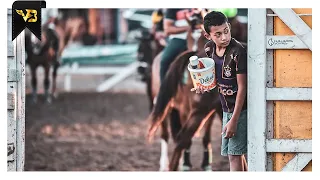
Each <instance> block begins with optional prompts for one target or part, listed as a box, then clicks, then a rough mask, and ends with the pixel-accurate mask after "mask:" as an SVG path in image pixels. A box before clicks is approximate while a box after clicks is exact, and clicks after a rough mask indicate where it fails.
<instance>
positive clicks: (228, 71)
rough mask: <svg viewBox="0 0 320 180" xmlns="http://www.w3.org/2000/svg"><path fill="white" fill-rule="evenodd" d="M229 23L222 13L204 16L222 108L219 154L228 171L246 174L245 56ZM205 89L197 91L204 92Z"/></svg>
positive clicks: (207, 50)
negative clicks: (233, 36)
mask: <svg viewBox="0 0 320 180" xmlns="http://www.w3.org/2000/svg"><path fill="white" fill-rule="evenodd" d="M230 28H231V27H230V24H229V23H228V19H227V17H226V16H225V15H224V14H222V13H221V12H217V11H212V12H210V13H208V14H207V15H206V16H205V17H204V30H205V37H206V38H207V39H208V40H210V41H209V42H208V43H207V44H206V45H205V47H204V48H205V52H206V54H207V56H208V57H210V58H212V59H213V60H214V61H215V70H216V79H217V84H218V86H217V87H218V91H219V93H220V94H219V95H220V101H221V105H222V108H223V124H222V129H223V130H222V133H221V134H222V145H221V155H223V156H228V157H229V163H230V171H246V170H247V164H246V160H245V157H244V155H245V154H246V153H247V96H246V91H247V75H246V73H247V53H246V49H245V48H244V47H243V45H242V44H241V43H239V42H238V41H237V40H235V39H234V38H232V37H231V33H230V31H231V29H230ZM205 91H206V90H204V89H199V88H197V89H196V92H197V93H199V92H201V93H203V92H205Z"/></svg>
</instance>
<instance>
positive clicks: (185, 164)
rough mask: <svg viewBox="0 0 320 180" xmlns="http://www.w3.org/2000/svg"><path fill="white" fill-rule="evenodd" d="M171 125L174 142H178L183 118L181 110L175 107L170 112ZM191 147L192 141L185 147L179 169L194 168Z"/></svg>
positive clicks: (187, 169)
mask: <svg viewBox="0 0 320 180" xmlns="http://www.w3.org/2000/svg"><path fill="white" fill-rule="evenodd" d="M170 125H171V134H172V138H173V139H174V142H175V143H177V141H176V138H177V136H178V133H179V131H180V130H181V120H180V114H179V111H178V110H177V109H175V108H173V109H172V111H171V114H170ZM190 147H191V143H190V144H189V145H188V146H187V147H186V148H185V149H184V151H183V156H182V157H180V160H181V163H180V162H179V165H180V167H179V169H180V170H182V171H189V170H191V168H192V165H191V161H190Z"/></svg>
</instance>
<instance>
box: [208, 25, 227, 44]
mask: <svg viewBox="0 0 320 180" xmlns="http://www.w3.org/2000/svg"><path fill="white" fill-rule="evenodd" d="M206 37H207V39H209V40H210V39H212V40H213V42H214V43H215V44H216V45H217V46H219V47H227V46H228V45H229V43H230V40H231V31H230V26H229V24H228V23H224V24H222V25H220V26H210V34H209V35H208V34H207V36H206Z"/></svg>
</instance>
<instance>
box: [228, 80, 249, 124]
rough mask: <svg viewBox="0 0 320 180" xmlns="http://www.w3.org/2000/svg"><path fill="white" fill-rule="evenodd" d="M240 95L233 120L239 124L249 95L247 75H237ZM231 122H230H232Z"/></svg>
mask: <svg viewBox="0 0 320 180" xmlns="http://www.w3.org/2000/svg"><path fill="white" fill-rule="evenodd" d="M237 82H238V93H237V97H236V103H235V107H234V111H233V115H232V118H231V120H232V121H235V122H238V119H239V116H240V113H241V110H242V106H243V103H244V100H245V98H246V94H247V74H237ZM231 120H230V121H231Z"/></svg>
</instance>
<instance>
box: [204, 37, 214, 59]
mask: <svg viewBox="0 0 320 180" xmlns="http://www.w3.org/2000/svg"><path fill="white" fill-rule="evenodd" d="M204 52H205V53H206V55H207V56H208V57H209V58H212V53H213V42H212V41H209V42H207V43H206V44H205V45H204Z"/></svg>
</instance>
